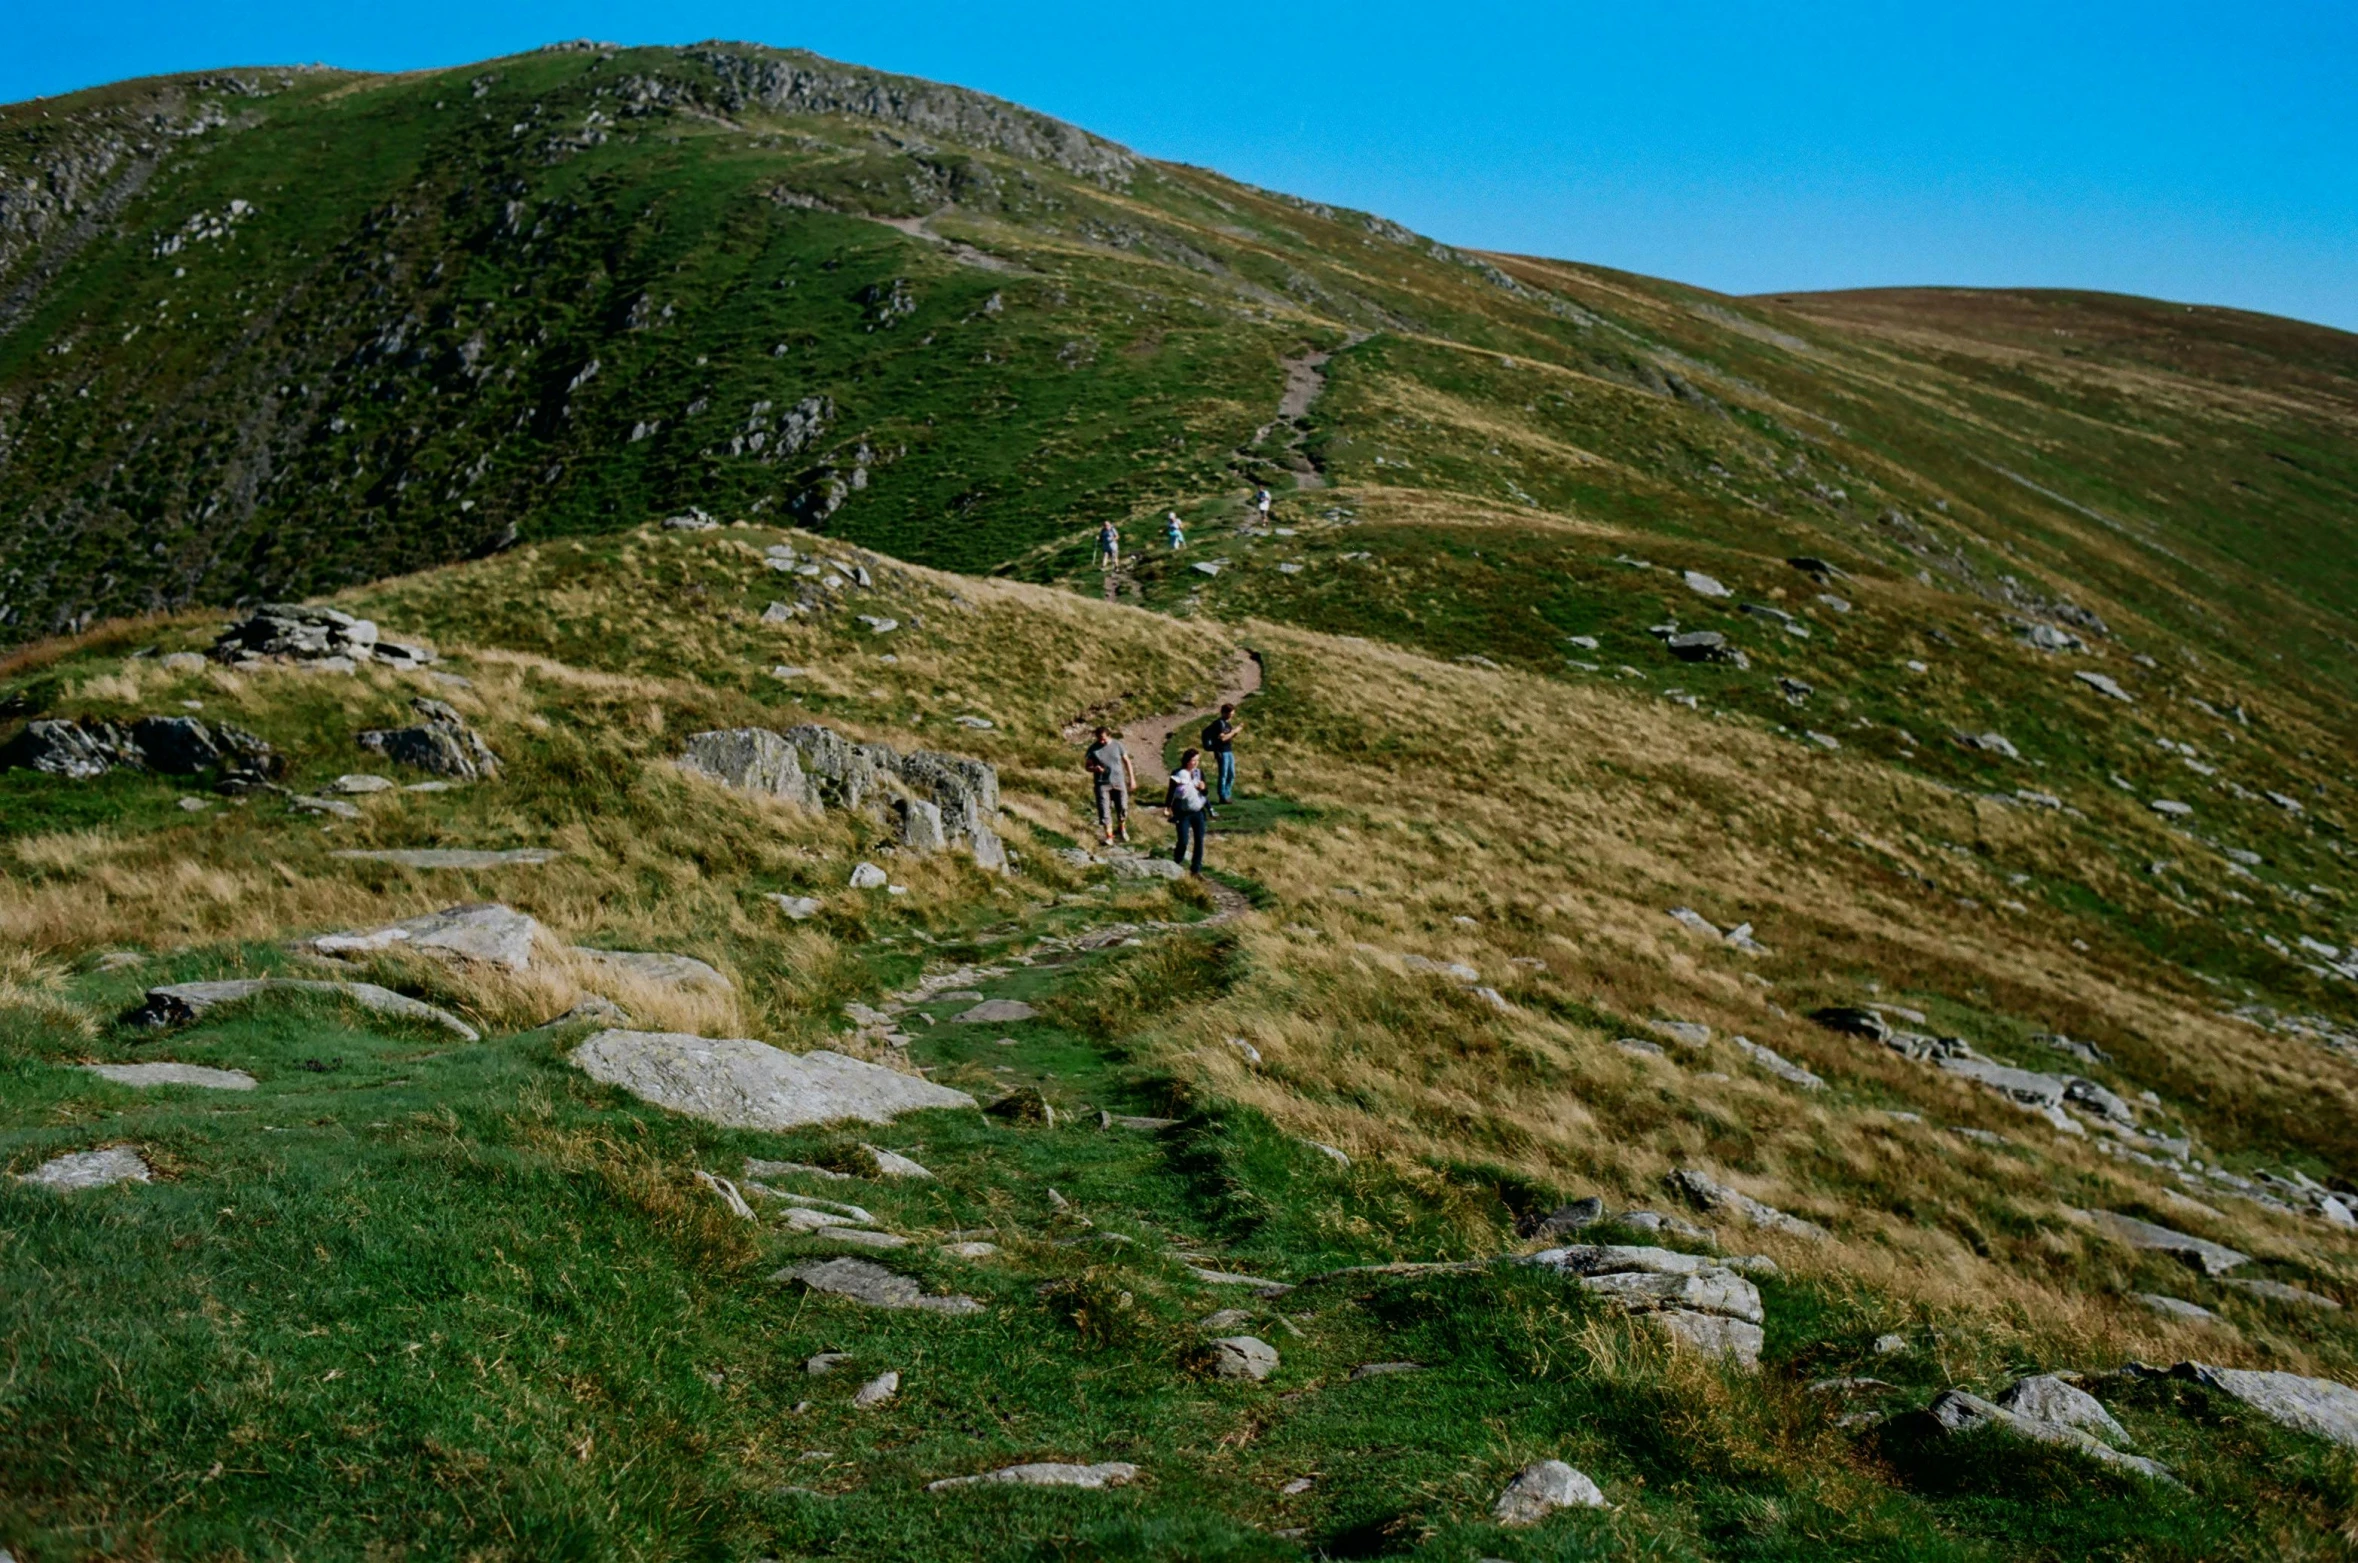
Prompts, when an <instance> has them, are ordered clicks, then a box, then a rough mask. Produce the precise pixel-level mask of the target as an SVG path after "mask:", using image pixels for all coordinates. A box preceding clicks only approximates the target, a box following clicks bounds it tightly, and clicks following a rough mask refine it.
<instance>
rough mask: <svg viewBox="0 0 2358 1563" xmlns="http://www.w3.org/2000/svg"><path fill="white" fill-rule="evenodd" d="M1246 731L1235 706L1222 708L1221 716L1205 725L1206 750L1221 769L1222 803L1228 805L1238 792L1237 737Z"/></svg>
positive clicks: (1230, 705)
mask: <svg viewBox="0 0 2358 1563" xmlns="http://www.w3.org/2000/svg"><path fill="white" fill-rule="evenodd" d="M1243 731H1244V723H1242V722H1240V721H1238V720H1237V719H1236V707H1235V705H1233V704H1229V705H1224V706H1222V707H1221V708H1220V714H1219V715H1218V716H1215V717H1213V718H1212V720H1211V721H1210V722H1208V723H1206V724H1205V726H1204V731H1203V740H1204V748H1205V749H1206V750H1208V751H1209V752H1210V753H1211V755H1212V757H1213V760H1214V763H1216V764H1217V765H1218V766H1219V768H1220V801H1221V802H1222V803H1226V802H1227V801H1228V800H1229V798H1230V796H1231V795H1233V794H1234V793H1235V791H1236V735H1237V734H1239V733H1241V732H1243Z"/></svg>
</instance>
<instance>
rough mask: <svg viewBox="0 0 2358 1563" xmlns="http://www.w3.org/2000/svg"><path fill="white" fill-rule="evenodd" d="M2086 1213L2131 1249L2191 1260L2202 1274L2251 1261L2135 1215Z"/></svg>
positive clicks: (2232, 1251)
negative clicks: (2147, 1250) (2139, 1218)
mask: <svg viewBox="0 0 2358 1563" xmlns="http://www.w3.org/2000/svg"><path fill="white" fill-rule="evenodd" d="M2085 1214H2086V1215H2087V1217H2088V1219H2089V1221H2090V1222H2092V1223H2094V1225H2095V1226H2096V1228H2097V1230H2098V1231H2101V1232H2103V1233H2104V1234H2105V1235H2106V1236H2108V1237H2112V1238H2115V1239H2117V1240H2119V1241H2120V1242H2123V1243H2126V1244H2128V1245H2129V1246H2130V1247H2131V1248H2147V1249H2153V1250H2156V1251H2158V1252H2160V1253H2165V1254H2176V1255H2178V1256H2179V1257H2180V1258H2183V1259H2190V1260H2192V1261H2193V1262H2194V1263H2195V1264H2196V1265H2198V1266H2200V1267H2201V1269H2202V1273H2203V1274H2205V1275H2223V1274H2225V1273H2226V1272H2227V1271H2229V1270H2232V1269H2234V1268H2235V1267H2236V1266H2237V1265H2240V1264H2248V1263H2249V1262H2250V1260H2251V1255H2249V1254H2239V1253H2237V1252H2236V1251H2235V1250H2234V1249H2232V1248H2229V1247H2227V1246H2226V1245H2225V1244H2223V1243H2214V1242H2211V1241H2210V1240H2208V1239H2207V1238H2200V1237H2193V1236H2189V1235H2188V1234H2187V1233H2184V1232H2174V1231H2172V1230H2170V1228H2168V1227H2165V1226H2157V1225H2155V1224H2154V1223H2153V1222H2151V1221H2140V1220H2138V1219H2137V1218H2136V1217H2135V1216H2124V1215H2122V1214H2121V1213H2120V1212H2118V1211H2115V1210H2091V1211H2087V1212H2086V1213H2085Z"/></svg>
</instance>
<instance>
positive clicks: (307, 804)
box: [287, 792, 360, 819]
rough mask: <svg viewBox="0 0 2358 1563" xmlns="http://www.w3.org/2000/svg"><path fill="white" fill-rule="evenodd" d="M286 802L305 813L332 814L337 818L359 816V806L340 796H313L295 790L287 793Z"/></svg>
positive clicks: (354, 817)
mask: <svg viewBox="0 0 2358 1563" xmlns="http://www.w3.org/2000/svg"><path fill="white" fill-rule="evenodd" d="M287 803H288V805H289V806H290V807H292V808H297V809H301V810H302V811H303V812H304V813H306V814H333V815H334V816H335V817H336V818H338V819H358V818H360V810H359V808H358V807H357V806H355V805H353V804H350V803H346V802H345V801H344V800H343V799H341V798H314V797H309V796H306V795H305V794H303V793H299V792H297V793H289V794H288V795H287Z"/></svg>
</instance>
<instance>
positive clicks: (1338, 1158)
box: [1146, 1118, 1351, 1167]
mask: <svg viewBox="0 0 2358 1563" xmlns="http://www.w3.org/2000/svg"><path fill="white" fill-rule="evenodd" d="M1146 1121H1148V1122H1151V1123H1154V1124H1156V1125H1158V1126H1162V1127H1168V1126H1169V1125H1170V1124H1172V1123H1174V1122H1176V1121H1177V1120H1176V1119H1169V1118H1155V1119H1149V1120H1146ZM1302 1143H1303V1144H1304V1145H1307V1146H1309V1147H1310V1148H1311V1149H1312V1150H1314V1151H1316V1152H1318V1154H1319V1155H1321V1156H1324V1157H1325V1158H1326V1159H1327V1160H1328V1161H1331V1162H1333V1163H1334V1164H1335V1165H1336V1166H1338V1167H1348V1166H1350V1165H1351V1158H1350V1157H1348V1156H1346V1155H1344V1154H1343V1153H1342V1152H1341V1151H1339V1150H1337V1149H1335V1148H1334V1147H1333V1146H1332V1145H1329V1144H1327V1143H1326V1142H1325V1141H1323V1140H1304V1141H1303V1142H1302Z"/></svg>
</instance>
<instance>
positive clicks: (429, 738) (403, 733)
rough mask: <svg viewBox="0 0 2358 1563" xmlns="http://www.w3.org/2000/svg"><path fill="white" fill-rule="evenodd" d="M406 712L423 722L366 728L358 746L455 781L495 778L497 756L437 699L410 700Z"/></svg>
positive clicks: (479, 735) (458, 716)
mask: <svg viewBox="0 0 2358 1563" xmlns="http://www.w3.org/2000/svg"><path fill="white" fill-rule="evenodd" d="M409 704H410V709H412V710H413V711H416V712H417V713H418V714H419V715H420V716H423V717H424V718H425V719H426V720H425V721H424V722H422V723H420V724H419V725H418V726H416V727H392V728H382V727H380V728H370V729H369V730H367V731H365V732H363V733H361V734H360V735H359V743H360V747H362V748H363V749H367V750H370V751H372V752H374V753H377V754H381V755H383V756H384V757H385V758H386V759H388V760H393V761H397V762H398V763H400V764H403V765H414V766H416V767H417V768H418V769H419V770H421V771H432V772H433V773H434V774H436V775H437V776H448V777H452V778H454V779H456V780H459V781H482V780H488V779H490V778H492V777H496V776H498V775H499V756H498V755H496V754H494V753H492V752H491V746H490V745H489V744H487V743H485V742H484V741H483V736H482V735H481V734H480V733H478V732H476V731H475V730H474V729H473V728H471V727H469V726H467V724H466V722H465V720H464V719H463V718H461V717H460V715H459V714H458V712H457V711H456V710H454V709H452V708H451V707H450V706H447V705H445V704H443V703H442V702H441V701H439V700H428V699H425V698H423V697H420V698H418V699H415V700H412V701H411V702H410V703H409Z"/></svg>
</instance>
